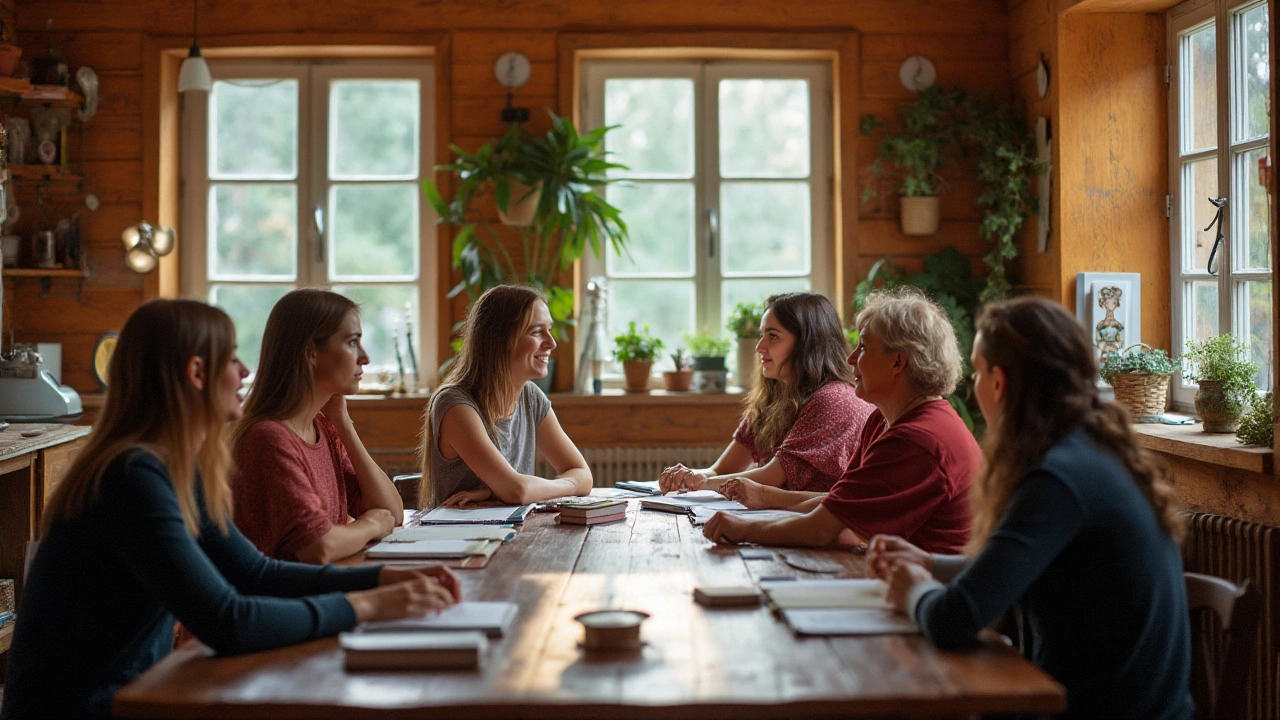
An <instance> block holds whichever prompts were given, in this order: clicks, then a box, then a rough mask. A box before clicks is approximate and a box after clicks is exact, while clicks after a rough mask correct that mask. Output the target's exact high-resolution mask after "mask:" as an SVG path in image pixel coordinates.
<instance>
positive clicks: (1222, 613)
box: [1185, 572, 1262, 720]
mask: <svg viewBox="0 0 1280 720" xmlns="http://www.w3.org/2000/svg"><path fill="white" fill-rule="evenodd" d="M1185 576H1186V583H1187V609H1188V610H1189V611H1190V613H1191V696H1192V698H1194V699H1195V702H1196V718H1197V720H1201V719H1203V720H1227V718H1243V717H1245V716H1246V714H1245V713H1246V707H1245V705H1246V702H1247V698H1248V696H1247V695H1246V693H1245V687H1246V685H1248V683H1249V676H1250V675H1252V674H1253V672H1252V671H1253V661H1254V653H1255V649H1256V648H1257V645H1258V620H1259V618H1260V616H1261V612H1262V597H1261V596H1260V595H1259V593H1258V591H1257V589H1256V588H1254V587H1252V584H1251V583H1250V582H1249V580H1245V581H1244V582H1242V583H1240V584H1239V585H1235V584H1233V583H1230V582H1228V581H1226V580H1223V579H1222V578H1219V577H1214V576H1212V575H1201V574H1199V573H1191V572H1189V573H1185ZM1205 610H1210V611H1212V612H1213V614H1214V615H1215V616H1216V617H1217V618H1218V623H1219V624H1220V626H1221V628H1222V635H1223V641H1222V647H1221V654H1220V655H1219V656H1218V658H1217V662H1214V661H1213V658H1214V653H1213V652H1212V647H1211V645H1210V642H1209V633H1208V632H1204V630H1206V629H1207V626H1206V625H1205V624H1204V623H1201V622H1198V617H1199V616H1201V615H1202V614H1203V611H1205Z"/></svg>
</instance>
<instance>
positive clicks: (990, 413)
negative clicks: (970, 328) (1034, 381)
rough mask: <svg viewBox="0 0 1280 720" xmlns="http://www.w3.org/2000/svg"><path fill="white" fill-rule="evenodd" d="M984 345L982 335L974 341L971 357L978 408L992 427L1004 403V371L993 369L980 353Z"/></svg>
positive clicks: (979, 334) (977, 336)
mask: <svg viewBox="0 0 1280 720" xmlns="http://www.w3.org/2000/svg"><path fill="white" fill-rule="evenodd" d="M981 344H982V333H978V334H977V335H976V336H975V337H974V339H973V354H972V355H970V356H969V360H970V362H972V363H973V394H974V395H975V396H976V397H977V398H978V407H979V408H980V409H981V410H982V417H984V418H986V420H987V426H988V427H991V426H992V425H994V424H995V423H996V421H997V420H998V419H999V418H1000V414H1001V412H1002V407H1003V403H1004V371H1003V370H1001V369H1000V368H993V367H991V365H990V364H989V363H988V362H987V359H986V358H985V357H983V355H982V353H980V352H978V348H979V347H981Z"/></svg>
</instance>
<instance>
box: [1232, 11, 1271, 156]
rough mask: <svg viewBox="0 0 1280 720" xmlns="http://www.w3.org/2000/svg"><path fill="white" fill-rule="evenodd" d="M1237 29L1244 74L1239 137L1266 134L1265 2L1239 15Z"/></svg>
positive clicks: (1268, 79) (1269, 75) (1247, 137)
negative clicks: (1242, 106) (1242, 110)
mask: <svg viewBox="0 0 1280 720" xmlns="http://www.w3.org/2000/svg"><path fill="white" fill-rule="evenodd" d="M1236 27H1237V28H1239V30H1240V52H1241V54H1242V57H1241V58H1240V62H1241V64H1242V65H1243V66H1244V67H1243V68H1241V70H1242V71H1243V74H1244V77H1243V79H1242V82H1241V85H1240V86H1239V87H1241V89H1242V91H1243V92H1242V93H1241V94H1242V95H1243V96H1244V97H1242V98H1241V100H1242V101H1243V102H1244V108H1243V109H1244V117H1243V118H1241V119H1240V121H1241V122H1240V125H1241V126H1242V127H1241V129H1242V130H1243V133H1242V134H1241V137H1240V138H1239V139H1240V140H1247V139H1249V138H1255V137H1262V136H1263V135H1266V134H1267V126H1268V121H1269V117H1268V116H1267V99H1268V98H1269V97H1270V95H1271V88H1270V78H1271V68H1270V66H1269V65H1268V62H1269V60H1268V56H1267V53H1268V50H1269V48H1268V42H1267V32H1268V31H1267V6H1266V4H1265V3H1264V4H1262V5H1258V6H1257V7H1255V8H1253V9H1251V10H1249V11H1248V12H1245V13H1242V14H1241V15H1240V20H1239V23H1238V24H1237V25H1236Z"/></svg>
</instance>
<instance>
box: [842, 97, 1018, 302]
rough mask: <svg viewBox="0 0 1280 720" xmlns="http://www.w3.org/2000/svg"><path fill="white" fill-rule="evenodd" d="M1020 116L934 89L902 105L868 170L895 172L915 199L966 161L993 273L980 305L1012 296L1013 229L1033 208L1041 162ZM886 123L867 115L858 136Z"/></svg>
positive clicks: (1002, 103) (997, 101) (870, 192)
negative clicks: (945, 170)
mask: <svg viewBox="0 0 1280 720" xmlns="http://www.w3.org/2000/svg"><path fill="white" fill-rule="evenodd" d="M1024 116H1025V111H1024V109H1023V107H1022V106H1021V105H1020V104H1019V103H1017V102H1015V101H1011V100H1009V99H1008V98H1007V97H1002V96H993V95H975V94H971V93H969V92H968V91H967V90H964V89H963V88H943V87H940V86H937V85H935V86H933V87H931V88H929V89H927V90H925V91H923V92H921V93H920V94H919V95H917V96H916V99H915V100H913V101H911V102H907V103H903V106H902V119H901V121H900V126H899V129H898V130H897V131H896V132H894V133H891V134H888V135H886V136H885V137H884V138H883V139H881V141H880V143H879V145H877V147H876V160H875V162H874V163H873V164H872V165H871V168H870V170H871V175H872V177H873V178H879V177H881V176H883V175H885V174H886V173H888V172H889V170H890V167H892V168H893V170H894V171H895V172H896V173H897V174H898V175H899V176H900V177H901V178H902V180H901V184H900V185H899V188H898V189H899V192H900V194H902V195H905V196H908V197H912V196H920V195H934V194H937V192H938V190H939V189H940V188H942V187H943V185H944V183H943V181H942V176H941V175H940V174H939V171H940V168H941V167H942V166H943V165H945V164H946V163H947V162H949V161H951V160H952V159H954V158H958V157H965V158H969V159H971V161H972V163H973V168H974V178H975V179H976V180H977V181H978V185H979V192H978V198H977V203H978V206H979V207H980V208H981V209H982V222H981V224H980V225H979V227H978V233H979V234H980V235H981V236H982V238H983V239H984V240H986V241H987V244H988V250H987V253H986V255H984V256H983V258H982V260H983V262H984V263H985V264H986V265H987V267H989V268H990V271H989V272H988V273H987V276H986V284H985V287H984V288H983V290H982V299H983V300H996V299H1000V298H1003V297H1005V296H1007V295H1008V294H1009V290H1010V289H1011V283H1010V281H1009V278H1008V273H1007V270H1006V266H1007V264H1008V262H1009V261H1010V260H1012V259H1013V258H1015V257H1017V256H1018V248H1017V245H1016V244H1015V240H1016V238H1017V234H1018V230H1019V229H1020V228H1021V227H1022V224H1023V223H1024V222H1026V219H1027V216H1028V215H1029V214H1030V211H1031V208H1034V207H1037V205H1036V196H1035V192H1034V191H1033V189H1032V188H1033V182H1034V181H1035V179H1036V176H1037V174H1038V173H1039V172H1040V171H1041V169H1042V168H1043V163H1042V162H1041V161H1040V160H1038V159H1037V158H1036V148H1035V140H1034V138H1033V137H1032V136H1031V133H1030V132H1028V130H1027V125H1026V120H1025V117H1024ZM883 125H884V123H883V122H881V121H880V120H879V119H877V118H876V117H875V116H874V115H867V116H865V117H863V118H862V134H863V135H870V134H871V133H873V132H874V131H875V130H876V128H878V127H881V126H883ZM875 195H876V188H875V185H874V184H873V185H870V186H868V187H867V188H866V189H865V190H864V191H863V200H864V201H865V200H869V199H871V198H873V197H875Z"/></svg>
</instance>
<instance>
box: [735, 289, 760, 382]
mask: <svg viewBox="0 0 1280 720" xmlns="http://www.w3.org/2000/svg"><path fill="white" fill-rule="evenodd" d="M763 314H764V303H750V302H740V303H738V305H737V307H735V308H734V309H733V312H731V313H729V320H728V322H727V323H726V326H727V327H728V328H729V332H731V333H733V335H734V337H736V338H738V367H737V370H736V373H735V375H736V377H737V380H738V385H739V387H741V388H742V389H743V390H749V389H750V388H751V381H752V380H753V379H754V378H755V376H756V371H757V370H759V369H760V355H759V354H757V353H756V345H757V344H758V343H759V342H760V318H761V316H762V315H763Z"/></svg>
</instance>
